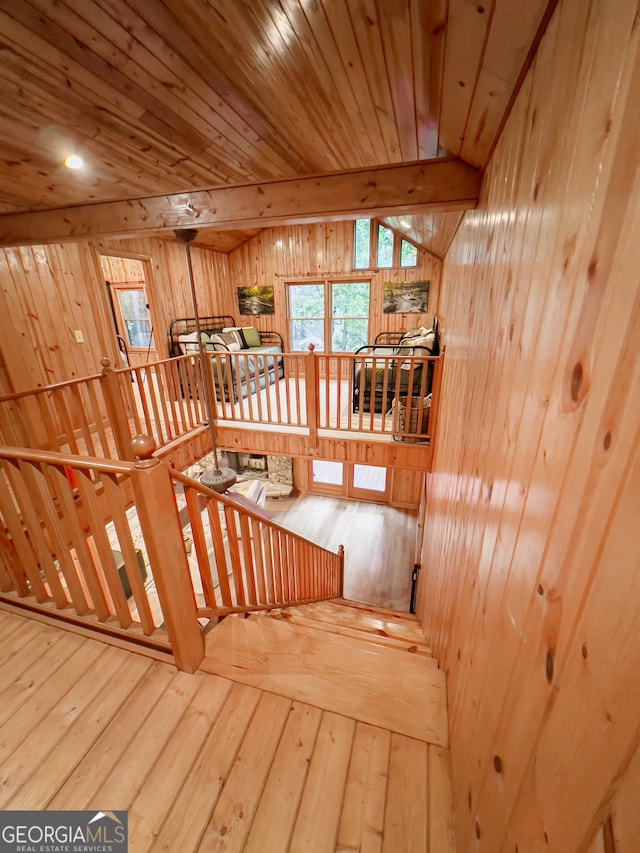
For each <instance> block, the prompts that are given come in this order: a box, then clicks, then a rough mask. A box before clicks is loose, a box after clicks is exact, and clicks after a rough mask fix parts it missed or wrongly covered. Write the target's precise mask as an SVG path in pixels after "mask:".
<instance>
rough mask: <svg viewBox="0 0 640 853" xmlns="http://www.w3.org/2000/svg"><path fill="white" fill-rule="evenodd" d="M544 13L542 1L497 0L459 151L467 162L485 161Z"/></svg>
mask: <svg viewBox="0 0 640 853" xmlns="http://www.w3.org/2000/svg"><path fill="white" fill-rule="evenodd" d="M544 16H545V5H544V4H543V3H525V4H522V3H504V2H500V0H497V2H496V5H495V12H494V14H493V16H492V19H491V27H490V29H489V32H488V34H487V41H486V45H485V49H484V54H483V57H482V67H481V68H480V71H479V73H478V79H477V83H476V87H475V91H474V93H473V102H472V104H471V108H470V110H469V115H468V117H467V124H466V127H465V135H464V142H463V143H462V149H461V152H460V156H461V157H462V158H463V159H464V160H466V161H467V162H469V163H473V164H474V165H476V166H478V167H483V166H484V165H485V163H486V160H487V156H488V154H489V153H490V151H491V147H492V145H493V143H494V140H495V131H496V128H498V127H500V124H501V121H502V117H503V116H504V114H505V111H506V109H507V107H508V105H509V101H510V99H511V96H512V93H513V87H514V81H517V80H518V77H519V75H520V72H521V71H522V68H523V66H524V64H525V61H526V60H527V56H528V53H529V50H530V47H531V45H532V43H534V41H535V38H536V33H537V32H538V29H539V27H540V24H541V22H542V20H543V18H544Z"/></svg>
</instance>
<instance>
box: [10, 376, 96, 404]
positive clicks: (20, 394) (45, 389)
mask: <svg viewBox="0 0 640 853" xmlns="http://www.w3.org/2000/svg"><path fill="white" fill-rule="evenodd" d="M100 376H101V375H100V374H99V373H92V374H91V375H90V376H82V377H80V378H79V379H68V380H66V381H65V382H55V383H53V384H52V385H43V386H42V387H40V388H29V389H28V390H27V391H14V392H13V393H12V394H3V395H2V396H0V403H10V402H12V401H13V400H21V399H23V398H24V397H34V396H36V395H37V394H48V393H50V392H51V391H60V390H62V389H63V388H72V387H73V386H74V385H86V384H87V382H92V381H100Z"/></svg>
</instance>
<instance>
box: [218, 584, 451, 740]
mask: <svg viewBox="0 0 640 853" xmlns="http://www.w3.org/2000/svg"><path fill="white" fill-rule="evenodd" d="M202 669H204V670H206V671H207V672H210V673H213V674H215V675H220V676H223V677H225V678H229V679H232V680H234V681H239V682H241V683H243V684H248V685H251V686H253V687H258V688H260V689H261V690H266V691H269V692H271V693H276V694H279V695H281V696H286V697H287V698H290V699H294V700H297V701H301V702H305V703H307V704H310V705H314V706H316V707H319V708H322V709H324V710H326V711H332V712H334V713H338V714H342V715H343V716H346V717H350V718H352V719H355V720H361V721H363V722H365V723H368V724H370V725H373V726H379V727H381V728H383V729H387V730H389V731H393V732H398V733H400V734H403V735H406V736H408V737H412V738H415V739H417V740H420V741H423V742H425V743H430V744H436V745H438V746H442V747H447V746H448V734H447V710H446V685H445V676H444V673H443V672H441V671H440V670H439V669H438V665H437V662H436V661H435V660H434V659H433V658H432V657H431V655H430V651H429V648H428V646H427V644H426V642H425V638H424V634H423V633H422V629H421V628H420V625H419V623H418V622H417V620H416V619H415V617H414V616H411V615H410V614H403V613H399V612H396V611H392V610H384V609H382V608H378V607H370V606H368V605H363V604H360V603H357V602H350V601H345V600H344V599H333V600H331V601H323V602H318V603H313V604H306V605H301V606H297V607H291V608H287V609H283V610H278V611H275V612H272V614H270V615H264V614H260V615H258V614H255V615H252V616H250V617H249V618H247V619H244V618H239V617H232V618H227V619H225V620H224V621H223V622H222V623H221V624H220V625H218V626H217V627H216V628H215V629H214V630H213V631H212V632H211V633H210V634H209V635H208V637H207V645H206V656H205V660H204V661H203V664H202Z"/></svg>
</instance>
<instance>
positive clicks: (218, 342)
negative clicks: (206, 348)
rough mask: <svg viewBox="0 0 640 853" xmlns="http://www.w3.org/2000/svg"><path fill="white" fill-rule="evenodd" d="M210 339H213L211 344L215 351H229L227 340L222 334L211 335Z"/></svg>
mask: <svg viewBox="0 0 640 853" xmlns="http://www.w3.org/2000/svg"><path fill="white" fill-rule="evenodd" d="M209 340H210V341H211V346H212V347H213V349H214V351H215V352H229V347H228V345H227V341H225V339H224V337H223V336H222V334H218V335H216V334H213V335H211V337H210V338H209Z"/></svg>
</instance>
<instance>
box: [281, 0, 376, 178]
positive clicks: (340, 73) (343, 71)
mask: <svg viewBox="0 0 640 853" xmlns="http://www.w3.org/2000/svg"><path fill="white" fill-rule="evenodd" d="M284 8H285V10H286V12H287V15H288V16H289V19H290V21H291V22H292V24H293V25H294V29H295V32H296V34H297V35H298V38H300V39H301V40H302V41H303V42H304V45H305V49H306V51H307V52H308V53H309V54H310V55H313V56H314V60H315V63H316V67H318V68H319V71H320V72H321V73H322V75H323V79H324V85H325V87H326V89H328V90H329V91H330V90H331V89H334V90H335V92H337V93H339V95H340V100H341V103H342V111H343V112H342V115H343V116H344V118H345V119H347V118H349V117H352V119H355V121H354V120H352V121H351V123H350V129H351V131H352V136H351V138H352V139H353V142H354V152H352V156H353V153H355V151H357V152H358V155H359V159H360V162H361V163H362V164H363V165H364V164H365V163H374V162H380V155H379V154H377V152H376V148H377V145H376V137H377V136H378V133H377V119H376V116H375V111H374V109H373V106H372V105H371V104H370V103H366V102H363V100H362V99H361V98H356V95H355V94H354V89H355V88H356V84H355V83H354V77H355V76H356V74H358V75H359V77H362V73H363V70H362V64H361V59H360V57H359V56H358V62H359V68H358V69H357V70H356V63H355V55H354V54H355V51H353V50H352V51H351V53H350V57H351V58H350V59H349V60H348V61H347V62H345V61H344V59H343V56H342V54H341V52H340V47H339V45H338V43H337V42H336V40H335V39H334V35H333V32H332V23H333V26H334V28H335V30H336V31H338V32H339V31H340V26H339V24H337V20H336V19H337V17H338V15H339V14H342V15H344V14H345V12H346V8H345V6H344V5H343V4H342V3H334V4H332V8H331V17H330V18H329V17H328V16H327V15H326V14H325V11H324V9H323V7H322V3H317V4H313V5H312V6H307V7H305V8H304V13H303V12H302V10H301V8H300V5H299V3H298V2H297V0H286V2H285V4H284ZM336 25H337V26H336ZM344 32H348V30H345V31H344ZM325 65H326V71H325V68H324V67H322V68H320V67H319V66H325ZM325 75H326V76H325ZM372 127H375V130H376V132H375V133H373V132H371V128H372Z"/></svg>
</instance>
